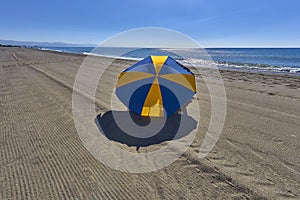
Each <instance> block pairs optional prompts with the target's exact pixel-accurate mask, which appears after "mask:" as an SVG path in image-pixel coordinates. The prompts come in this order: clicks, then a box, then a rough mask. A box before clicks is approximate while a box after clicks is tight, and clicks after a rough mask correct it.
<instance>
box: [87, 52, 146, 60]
mask: <svg viewBox="0 0 300 200" xmlns="http://www.w3.org/2000/svg"><path fill="white" fill-rule="evenodd" d="M83 54H84V55H88V56H99V57H106V58H115V59H124V60H134V61H140V60H142V59H143V58H134V57H126V56H113V55H104V54H98V53H90V52H83Z"/></svg>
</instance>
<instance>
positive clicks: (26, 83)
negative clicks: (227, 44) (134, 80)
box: [0, 47, 300, 199]
mask: <svg viewBox="0 0 300 200" xmlns="http://www.w3.org/2000/svg"><path fill="white" fill-rule="evenodd" d="M84 58H85V56H83V55H76V54H68V53H58V52H48V51H40V50H34V49H25V48H5V47H3V48H0V107H1V109H0V168H1V170H0V195H1V196H0V199H264V198H267V199H285V198H290V199H299V198H300V170H299V169H300V156H299V148H300V134H299V130H300V78H299V77H297V76H286V75H267V74H259V73H249V72H234V71H225V70H223V71H221V75H222V78H223V80H224V83H225V89H226V94H227V117H226V122H225V126H224V129H223V132H222V135H221V137H220V139H219V141H218V143H217V144H216V146H215V147H214V149H213V150H212V151H211V152H210V153H209V155H208V156H207V157H206V158H205V159H201V160H199V159H198V158H197V155H198V154H197V153H198V151H199V147H200V144H201V141H202V139H201V138H202V136H203V135H204V134H205V133H206V131H207V126H208V122H209V117H210V110H209V108H210V98H209V95H208V92H207V89H206V88H205V85H204V84H201V85H203V88H201V91H202V93H201V95H200V99H199V103H200V105H202V108H203V110H201V112H202V113H201V120H200V121H201V125H200V129H199V133H198V134H197V138H196V139H195V141H194V142H193V144H192V145H191V147H190V148H189V150H188V151H187V152H186V153H185V154H184V155H183V156H181V157H180V158H179V159H178V160H176V161H175V162H174V163H172V164H171V165H169V166H167V167H165V168H163V169H160V170H158V171H155V172H150V173H142V174H131V173H125V172H120V171H117V170H114V169H110V168H109V167H107V166H105V165H103V164H102V163H101V162H99V161H98V160H96V159H95V158H93V156H92V155H91V154H90V153H89V152H88V151H87V150H86V149H85V147H84V146H83V145H82V143H81V141H80V139H79V137H78V134H77V132H76V129H75V125H74V121H73V118H72V86H73V84H74V79H75V75H76V72H77V70H78V68H79V66H80V64H81V63H82V61H83V60H84ZM95 62H96V63H98V64H99V65H101V63H102V64H103V63H105V62H110V59H109V58H101V57H98V58H95ZM131 64H132V61H125V60H118V61H115V62H114V63H113V66H112V67H111V68H110V69H109V71H108V73H107V76H106V77H105V79H107V81H105V80H104V81H103V82H104V83H105V84H104V85H102V86H99V88H98V90H97V94H96V97H97V105H98V106H97V113H104V112H105V111H107V105H108V104H109V103H110V102H109V98H105V97H106V93H108V92H109V88H112V87H113V86H114V84H113V83H112V82H111V81H110V80H111V79H112V77H116V76H117V75H118V73H119V72H120V71H121V70H122V69H124V68H125V67H126V66H130V65H131ZM109 76H111V77H109ZM200 81H202V80H200ZM103 82H102V83H103ZM201 83H203V82H201ZM101 104H102V105H101ZM113 143H114V144H116V145H121V146H122V148H124V149H127V150H128V151H135V148H134V147H128V146H127V145H122V144H117V143H118V142H116V141H113ZM159 145H160V144H156V145H150V146H149V147H142V148H141V150H140V151H142V152H143V151H144V152H146V151H151V149H153V148H156V146H159Z"/></svg>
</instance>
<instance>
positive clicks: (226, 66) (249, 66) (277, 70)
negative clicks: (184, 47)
mask: <svg viewBox="0 0 300 200" xmlns="http://www.w3.org/2000/svg"><path fill="white" fill-rule="evenodd" d="M57 48H59V47H57ZM77 48H81V47H77ZM84 48H85V47H84ZM33 49H38V50H41V51H51V52H58V53H70V54H76V55H87V56H96V57H105V58H112V59H121V60H129V61H136V62H137V61H139V60H142V59H143V58H134V57H122V56H110V55H101V54H97V53H93V52H72V51H66V50H58V49H57V50H55V49H49V48H46V47H38V48H33ZM208 49H210V48H208ZM214 49H232V48H214ZM233 49H258V48H233ZM268 49H282V48H268ZM283 49H292V48H283ZM294 49H299V48H294ZM205 50H207V49H205ZM192 60H194V59H191V61H189V59H187V60H186V59H184V60H183V63H181V64H183V65H187V66H192V67H196V68H199V69H201V68H202V67H201V65H207V66H208V65H212V66H213V68H214V67H217V68H218V70H228V71H238V72H246V73H261V74H270V75H273V74H274V75H277V74H279V75H288V76H300V71H299V69H297V68H295V69H293V68H291V67H286V66H271V65H265V64H253V63H237V62H225V61H222V62H221V61H214V60H212V61H209V62H211V63H210V64H201V63H198V64H193V63H191V62H192ZM179 62H180V60H179ZM203 62H207V61H205V60H204V61H203ZM259 68H261V69H259ZM264 68H266V69H264ZM294 70H296V71H294Z"/></svg>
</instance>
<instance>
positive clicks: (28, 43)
mask: <svg viewBox="0 0 300 200" xmlns="http://www.w3.org/2000/svg"><path fill="white" fill-rule="evenodd" d="M0 44H3V45H16V46H30V47H33V46H38V47H90V46H96V45H95V44H71V43H65V42H34V41H15V40H0Z"/></svg>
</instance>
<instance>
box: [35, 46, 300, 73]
mask: <svg viewBox="0 0 300 200" xmlns="http://www.w3.org/2000/svg"><path fill="white" fill-rule="evenodd" d="M40 49H42V50H52V51H59V52H70V53H77V54H86V55H94V56H106V57H112V58H124V59H129V60H137V61H138V60H141V59H143V58H145V57H147V56H149V55H169V56H171V57H172V58H174V59H176V60H177V61H178V62H180V63H182V64H183V65H192V66H194V67H199V68H200V67H203V66H206V67H209V66H216V67H218V68H220V69H228V70H238V71H248V72H262V73H279V74H287V75H297V76H300V48H207V49H160V48H125V47H97V48H95V47H41V48H40Z"/></svg>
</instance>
